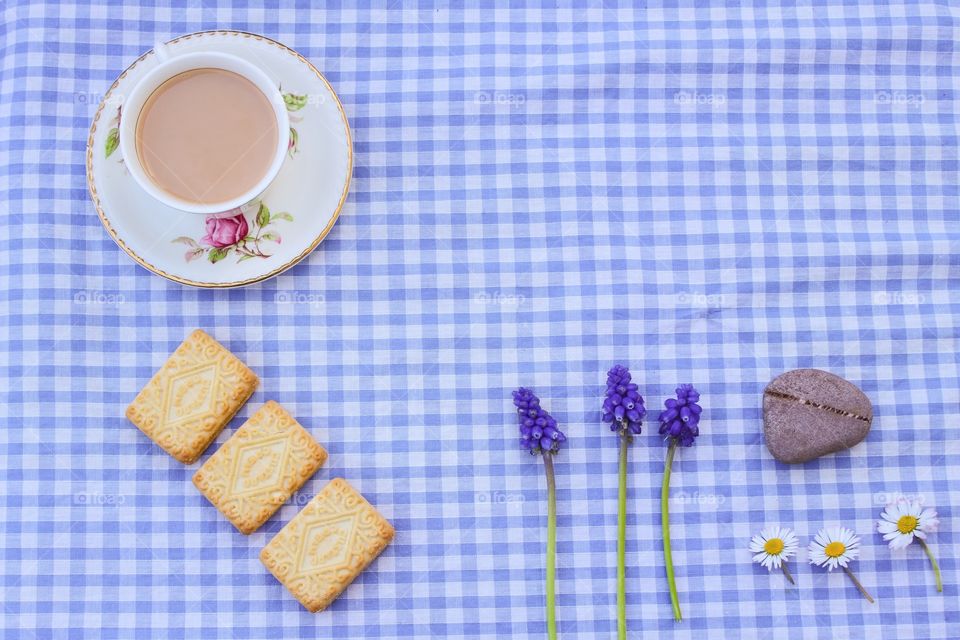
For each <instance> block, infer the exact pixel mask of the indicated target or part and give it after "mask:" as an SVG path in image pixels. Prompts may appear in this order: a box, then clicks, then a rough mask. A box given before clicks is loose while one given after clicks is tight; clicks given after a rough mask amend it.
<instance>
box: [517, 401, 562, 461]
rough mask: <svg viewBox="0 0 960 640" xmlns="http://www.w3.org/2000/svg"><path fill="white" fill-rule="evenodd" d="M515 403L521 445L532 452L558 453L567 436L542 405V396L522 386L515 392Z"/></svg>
mask: <svg viewBox="0 0 960 640" xmlns="http://www.w3.org/2000/svg"><path fill="white" fill-rule="evenodd" d="M513 404H514V405H515V406H516V407H517V416H518V417H519V419H520V446H522V447H523V448H524V449H526V450H527V451H529V452H530V453H532V454H537V453H541V452H544V453H556V452H557V450H558V449H560V443H561V442H564V441H565V440H566V439H567V437H566V436H565V435H563V433H562V432H561V431H560V429H558V428H557V421H556V420H554V419H553V416H551V415H550V414H549V413H547V412H546V411H545V410H544V409H543V407H541V406H540V398H538V397H537V396H535V395H534V394H533V392H532V391H530V389H525V388H524V387H520V388H519V389H517V390H516V391H514V392H513Z"/></svg>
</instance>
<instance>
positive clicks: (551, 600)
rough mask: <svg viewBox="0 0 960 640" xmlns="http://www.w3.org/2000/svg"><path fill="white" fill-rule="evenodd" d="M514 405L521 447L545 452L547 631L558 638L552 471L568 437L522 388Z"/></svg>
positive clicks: (555, 487)
mask: <svg viewBox="0 0 960 640" xmlns="http://www.w3.org/2000/svg"><path fill="white" fill-rule="evenodd" d="M513 404H514V406H516V408H517V417H518V418H519V420H520V446H521V447H523V448H524V449H526V450H527V451H529V452H530V454H531V455H536V454H538V453H539V454H542V457H543V467H544V470H545V471H546V474H547V585H546V587H547V634H548V637H549V638H551V639H553V640H555V639H556V637H557V615H556V608H555V607H556V602H555V600H556V590H555V574H556V556H557V483H556V480H555V478H554V474H553V456H554V455H555V454H556V453H557V452H558V451H559V450H560V445H561V444H562V443H563V442H565V441H566V439H567V437H566V436H565V435H563V432H562V431H560V429H559V428H558V427H557V421H556V420H554V419H553V416H551V415H550V414H549V413H547V412H546V410H545V409H544V408H543V407H541V406H540V398H538V397H537V396H536V395H534V393H533V392H532V391H530V390H529V389H525V388H523V387H520V388H519V389H517V390H516V391H514V392H513Z"/></svg>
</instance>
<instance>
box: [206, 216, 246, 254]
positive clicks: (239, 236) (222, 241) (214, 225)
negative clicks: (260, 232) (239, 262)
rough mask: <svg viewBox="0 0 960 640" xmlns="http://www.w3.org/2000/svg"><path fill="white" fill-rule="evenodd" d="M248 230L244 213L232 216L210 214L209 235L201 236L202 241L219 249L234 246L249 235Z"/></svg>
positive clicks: (208, 220) (208, 219)
mask: <svg viewBox="0 0 960 640" xmlns="http://www.w3.org/2000/svg"><path fill="white" fill-rule="evenodd" d="M237 211H239V210H237ZM247 231H249V227H248V226H247V219H246V218H244V217H243V214H242V213H237V215H235V216H233V217H231V218H217V217H216V216H210V217H209V218H207V235H205V236H203V237H202V238H200V242H202V243H204V244H206V245H209V246H211V247H216V248H218V249H222V248H224V247H232V246H233V245H235V244H237V243H238V242H240V241H241V240H243V239H244V238H246V237H247Z"/></svg>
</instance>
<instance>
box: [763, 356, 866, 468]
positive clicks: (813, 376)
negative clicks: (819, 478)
mask: <svg viewBox="0 0 960 640" xmlns="http://www.w3.org/2000/svg"><path fill="white" fill-rule="evenodd" d="M871 422H873V406H872V405H871V404H870V399H869V398H867V396H866V395H865V394H864V393H863V391H861V390H860V389H859V388H857V386H856V385H854V384H853V383H851V382H847V381H846V380H844V379H843V378H841V377H840V376H835V375H834V374H832V373H828V372H826V371H820V370H819V369H795V370H793V371H787V372H786V373H784V374H782V375H780V376H777V377H776V378H774V379H773V380H771V381H770V384H768V385H767V388H766V389H764V391H763V437H764V439H765V440H766V442H767V448H768V449H769V450H770V453H772V454H773V457H774V458H776V459H777V460H779V461H780V462H785V463H787V464H797V463H800V462H808V461H810V460H813V459H815V458H819V457H820V456H825V455H827V454H828V453H834V452H836V451H841V450H843V449H849V448H850V447H852V446H854V445H856V444H858V443H860V442H862V441H863V439H864V438H866V437H867V433H868V432H869V431H870V424H871Z"/></svg>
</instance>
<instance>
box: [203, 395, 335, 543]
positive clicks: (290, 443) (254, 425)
mask: <svg viewBox="0 0 960 640" xmlns="http://www.w3.org/2000/svg"><path fill="white" fill-rule="evenodd" d="M326 460H327V451H326V450H325V449H324V448H323V447H321V446H320V445H319V444H317V441H316V440H314V439H313V437H312V436H311V435H310V434H309V433H308V432H307V430H306V429H304V428H303V427H302V426H300V424H299V423H298V422H297V421H296V420H294V419H293V416H291V415H290V414H289V413H287V411H286V410H285V409H284V408H283V407H281V406H280V405H279V404H277V403H276V402H274V401H273V400H271V401H269V402H267V404H265V405H263V406H262V407H260V408H259V409H258V410H257V412H256V413H254V414H253V415H252V416H250V419H249V420H247V421H246V422H245V423H244V424H243V426H242V427H240V428H239V429H237V432H236V433H234V434H233V435H232V436H230V439H229V440H227V442H226V444H224V445H223V446H222V447H220V448H219V449H217V452H216V453H215V454H213V455H212V456H210V459H209V460H207V461H206V462H204V463H203V466H202V467H200V469H199V470H198V471H197V472H196V473H195V474H194V475H193V484H195V485H196V486H197V489H199V490H200V493H202V494H203V495H204V496H206V497H207V500H209V501H210V502H212V503H213V504H214V506H216V507H217V509H219V510H220V512H221V513H223V515H225V516H227V518H228V519H229V520H230V522H232V523H233V526H235V527H236V528H237V529H239V530H240V532H241V533H243V534H245V535H249V534H251V533H253V532H254V531H256V530H257V529H258V528H259V527H260V525H262V524H263V523H264V522H266V521H267V520H268V519H269V518H270V516H272V515H273V514H274V512H275V511H276V510H277V509H279V508H280V505H282V504H283V503H284V502H286V500H287V498H289V497H290V496H291V495H292V494H293V492H294V491H296V490H297V489H299V488H300V487H302V486H303V483H304V482H306V481H307V480H308V479H309V478H310V476H312V475H313V474H314V473H315V472H316V470H317V469H319V468H320V467H321V466H323V463H324V462H326Z"/></svg>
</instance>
